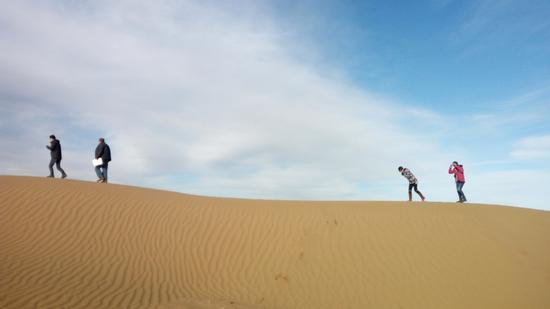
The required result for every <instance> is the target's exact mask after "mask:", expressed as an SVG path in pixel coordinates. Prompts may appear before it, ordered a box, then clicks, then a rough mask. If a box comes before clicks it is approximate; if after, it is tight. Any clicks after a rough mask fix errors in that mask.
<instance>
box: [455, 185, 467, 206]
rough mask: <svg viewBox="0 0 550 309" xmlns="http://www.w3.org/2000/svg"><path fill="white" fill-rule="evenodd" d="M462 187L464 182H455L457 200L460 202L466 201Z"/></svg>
mask: <svg viewBox="0 0 550 309" xmlns="http://www.w3.org/2000/svg"><path fill="white" fill-rule="evenodd" d="M462 187H464V182H462V181H457V182H456V192H457V193H458V199H459V200H460V201H462V202H465V201H466V195H464V192H462Z"/></svg>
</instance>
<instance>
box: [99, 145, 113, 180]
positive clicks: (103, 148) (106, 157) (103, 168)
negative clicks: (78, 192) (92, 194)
mask: <svg viewBox="0 0 550 309" xmlns="http://www.w3.org/2000/svg"><path fill="white" fill-rule="evenodd" d="M95 158H96V159H99V158H101V160H102V161H103V165H98V166H96V167H95V173H96V174H97V178H98V179H97V182H102V183H105V182H107V169H108V168H109V162H110V161H111V148H109V145H107V143H105V139H104V138H103V137H102V138H100V139H99V144H98V145H97V147H96V148H95Z"/></svg>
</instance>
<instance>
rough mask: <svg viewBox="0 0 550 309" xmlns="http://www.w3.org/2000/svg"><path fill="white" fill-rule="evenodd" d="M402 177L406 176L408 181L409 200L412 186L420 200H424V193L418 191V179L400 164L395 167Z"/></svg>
mask: <svg viewBox="0 0 550 309" xmlns="http://www.w3.org/2000/svg"><path fill="white" fill-rule="evenodd" d="M397 170H398V171H399V172H400V173H401V175H403V177H405V178H407V180H408V181H409V202H412V189H413V188H414V192H416V193H417V194H418V195H419V196H420V198H421V199H422V201H424V200H425V199H426V198H424V195H422V193H421V192H420V191H418V180H417V179H416V177H414V175H413V173H412V172H411V171H410V170H409V169H408V168H404V167H403V166H400V167H399V168H398V169H397Z"/></svg>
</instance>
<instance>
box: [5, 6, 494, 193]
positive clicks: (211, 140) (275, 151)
mask: <svg viewBox="0 0 550 309" xmlns="http://www.w3.org/2000/svg"><path fill="white" fill-rule="evenodd" d="M0 24H2V27H1V28H2V29H3V30H0V53H1V54H2V55H3V56H2V57H0V76H1V77H0V103H1V105H0V112H1V113H2V122H1V123H0V133H1V136H2V141H3V143H4V146H5V147H4V148H3V149H2V150H0V156H1V158H2V162H1V163H0V172H1V173H5V174H32V175H42V174H45V173H46V168H45V166H46V164H47V161H48V153H47V151H46V149H45V147H44V146H43V145H45V142H46V139H47V136H48V135H49V134H51V133H55V134H56V135H57V136H59V137H60V138H61V140H62V144H63V147H64V158H65V159H64V161H63V163H64V165H65V167H66V170H67V172H68V173H69V174H70V176H71V177H73V178H81V179H93V177H94V174H93V171H92V168H91V163H90V160H91V156H92V154H93V149H94V147H95V143H96V140H97V138H98V137H99V136H105V137H106V139H107V141H108V143H110V144H111V147H112V151H113V160H114V161H113V164H112V166H111V172H110V174H111V175H112V179H113V181H115V182H121V183H127V184H136V185H144V186H152V187H160V188H167V189H172V190H177V191H183V192H190V193H198V194H210V195H226V196H243V197H260V198H298V199H302V198H304V199H402V198H403V196H405V195H406V192H405V183H404V179H401V178H400V176H399V175H398V174H397V171H396V168H397V166H398V165H407V166H409V167H412V168H413V169H414V171H415V173H416V174H417V175H418V176H419V178H420V179H421V180H422V181H423V183H422V184H423V185H425V186H429V187H430V189H429V191H431V192H432V193H431V194H430V195H429V196H430V197H432V198H437V199H442V200H446V199H449V198H453V196H454V193H453V187H452V180H451V179H450V177H449V176H448V175H447V174H446V167H447V164H448V162H450V161H452V160H455V159H456V158H465V160H468V153H467V151H465V150H463V148H462V147H461V146H460V145H457V144H456V143H449V142H447V140H448V133H449V132H451V131H453V130H455V129H456V127H455V125H454V124H453V123H452V122H451V121H449V118H448V117H445V116H443V115H438V114H435V113H433V112H430V111H428V110H424V109H421V108H417V107H413V106H408V105H406V104H400V103H398V102H394V101H392V100H391V99H388V98H386V97H383V96H380V95H377V94H374V93H371V92H368V91H366V90H364V89H359V88H357V87H355V86H353V84H352V83H351V82H350V81H349V80H347V79H346V78H345V77H342V76H345V74H343V73H342V72H338V71H336V70H334V68H330V67H329V66H327V67H323V66H315V67H312V66H311V65H307V64H304V63H299V62H297V60H296V59H295V58H294V57H293V56H292V48H293V46H294V45H297V44H299V42H293V41H292V40H291V39H289V37H288V36H287V35H285V31H283V30H281V29H279V28H277V21H276V20H275V19H274V18H273V17H272V16H270V15H269V14H267V13H266V12H265V10H263V8H262V7H259V6H257V7H254V6H252V7H249V6H247V10H246V11H242V10H239V9H236V8H232V7H220V6H214V5H212V4H210V3H209V2H206V3H205V2H194V1H183V2H180V1H178V2H173V1H155V2H154V3H153V2H147V1H143V2H135V1H131V2H126V1H117V2H116V3H112V2H110V1H94V2H90V3H87V4H86V5H84V4H79V5H72V4H68V3H65V2H62V1H50V2H33V1H18V2H17V3H10V4H8V5H4V7H3V10H2V12H0ZM302 48H304V47H302ZM404 193H405V194H404ZM484 196H485V195H483V193H481V196H480V198H479V200H482V199H483V198H484ZM485 200H489V201H495V200H491V198H486V197H485ZM496 201H499V200H496Z"/></svg>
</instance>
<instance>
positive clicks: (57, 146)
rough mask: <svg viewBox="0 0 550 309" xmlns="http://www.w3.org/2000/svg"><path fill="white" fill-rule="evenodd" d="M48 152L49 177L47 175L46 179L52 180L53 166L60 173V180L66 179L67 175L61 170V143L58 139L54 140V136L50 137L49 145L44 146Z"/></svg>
mask: <svg viewBox="0 0 550 309" xmlns="http://www.w3.org/2000/svg"><path fill="white" fill-rule="evenodd" d="M46 148H48V149H49V150H50V157H51V159H50V165H49V166H48V167H49V168H50V175H48V178H54V175H53V165H54V164H55V166H56V168H57V170H58V171H60V172H61V178H66V177H67V174H66V173H65V171H64V170H63V169H62V168H61V158H62V156H61V143H60V142H59V140H58V139H56V138H55V135H53V134H52V135H50V145H48V146H46Z"/></svg>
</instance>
